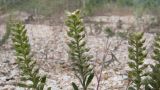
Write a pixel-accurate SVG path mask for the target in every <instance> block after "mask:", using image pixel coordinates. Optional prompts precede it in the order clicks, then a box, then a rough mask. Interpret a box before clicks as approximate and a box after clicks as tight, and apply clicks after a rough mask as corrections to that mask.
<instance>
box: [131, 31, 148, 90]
mask: <svg viewBox="0 0 160 90" xmlns="http://www.w3.org/2000/svg"><path fill="white" fill-rule="evenodd" d="M144 42H145V40H144V39H143V33H141V32H134V33H131V34H130V36H129V41H128V43H129V45H130V46H129V47H128V52H129V55H128V56H129V58H130V61H129V62H128V65H129V67H130V68H131V71H130V72H129V74H128V77H129V78H131V79H132V86H130V87H129V90H141V86H142V85H143V83H142V77H143V76H145V75H146V73H144V72H143V70H144V69H145V68H146V67H147V65H144V64H143V62H144V59H145V57H146V56H147V53H146V48H145V47H144V46H143V45H144Z"/></svg>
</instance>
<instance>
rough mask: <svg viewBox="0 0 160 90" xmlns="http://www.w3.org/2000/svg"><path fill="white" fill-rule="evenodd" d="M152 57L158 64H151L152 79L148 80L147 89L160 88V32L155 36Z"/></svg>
mask: <svg viewBox="0 0 160 90" xmlns="http://www.w3.org/2000/svg"><path fill="white" fill-rule="evenodd" d="M152 58H153V60H155V61H156V64H155V65H151V68H152V72H151V73H150V77H151V79H149V80H148V81H149V85H147V86H146V88H147V90H160V78H159V76H160V33H158V34H157V35H156V37H155V41H154V50H153V55H152Z"/></svg>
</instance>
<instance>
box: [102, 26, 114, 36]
mask: <svg viewBox="0 0 160 90" xmlns="http://www.w3.org/2000/svg"><path fill="white" fill-rule="evenodd" d="M104 32H105V34H106V35H107V37H113V36H114V35H115V32H114V31H112V29H111V28H108V27H107V28H106V29H105V30H104Z"/></svg>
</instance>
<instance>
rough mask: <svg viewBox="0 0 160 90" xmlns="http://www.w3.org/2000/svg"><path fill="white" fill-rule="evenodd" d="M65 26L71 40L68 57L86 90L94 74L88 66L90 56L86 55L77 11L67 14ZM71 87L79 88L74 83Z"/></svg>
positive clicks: (83, 32)
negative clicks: (67, 28)
mask: <svg viewBox="0 0 160 90" xmlns="http://www.w3.org/2000/svg"><path fill="white" fill-rule="evenodd" d="M66 25H67V26H68V27H69V31H68V32H67V34H68V36H69V37H70V38H71V41H70V42H69V43H68V46H69V48H70V50H69V57H70V59H71V60H72V67H73V70H74V72H75V76H76V77H77V78H78V79H79V81H80V83H81V85H82V88H83V90H87V88H88V86H89V84H90V83H91V81H92V79H93V77H94V73H93V68H91V65H90V64H89V60H90V59H91V56H90V55H87V52H88V51H89V49H88V48H86V41H85V40H84V39H85V30H84V25H83V21H82V17H81V16H80V11H79V10H76V11H74V12H73V13H68V18H67V20H66ZM72 86H73V88H74V90H79V87H78V86H77V85H76V84H75V83H74V82H73V83H72Z"/></svg>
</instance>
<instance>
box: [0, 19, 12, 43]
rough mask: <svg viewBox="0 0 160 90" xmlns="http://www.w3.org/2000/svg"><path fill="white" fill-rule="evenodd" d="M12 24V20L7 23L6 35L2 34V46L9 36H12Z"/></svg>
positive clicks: (0, 41)
mask: <svg viewBox="0 0 160 90" xmlns="http://www.w3.org/2000/svg"><path fill="white" fill-rule="evenodd" d="M11 25H12V22H11V21H10V22H7V23H6V32H5V34H4V36H2V39H1V40H0V46H2V45H3V44H4V43H5V42H6V41H7V40H8V38H9V36H10V32H11V31H10V27H11Z"/></svg>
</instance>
